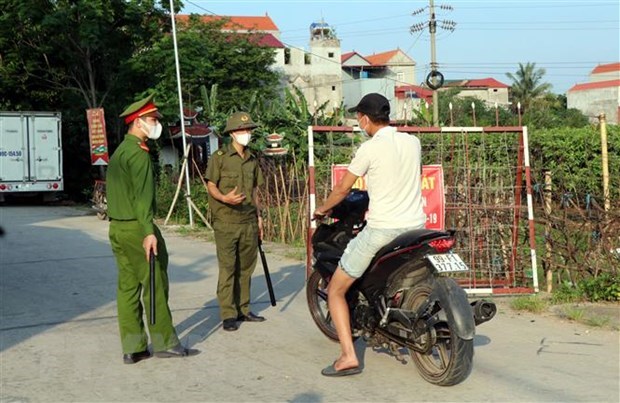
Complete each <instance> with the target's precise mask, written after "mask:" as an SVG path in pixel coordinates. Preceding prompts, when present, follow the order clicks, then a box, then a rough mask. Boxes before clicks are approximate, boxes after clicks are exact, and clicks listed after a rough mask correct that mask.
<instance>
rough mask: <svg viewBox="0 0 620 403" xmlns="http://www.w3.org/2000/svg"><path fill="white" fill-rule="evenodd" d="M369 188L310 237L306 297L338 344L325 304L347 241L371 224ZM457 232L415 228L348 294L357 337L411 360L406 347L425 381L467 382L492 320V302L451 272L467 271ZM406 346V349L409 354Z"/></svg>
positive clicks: (354, 193) (347, 200) (378, 258)
mask: <svg viewBox="0 0 620 403" xmlns="http://www.w3.org/2000/svg"><path fill="white" fill-rule="evenodd" d="M368 202H369V199H368V194H367V192H366V191H360V190H353V191H351V192H350V193H349V194H348V195H347V197H346V198H345V199H344V200H343V201H342V202H341V203H340V204H338V205H337V206H336V207H334V208H333V209H332V213H331V214H330V216H331V218H332V219H334V220H333V222H332V223H331V224H327V223H321V224H320V225H319V226H318V227H317V229H316V231H315V232H314V234H313V236H312V239H311V241H312V247H313V256H312V267H313V270H312V273H311V275H310V276H309V277H308V280H307V283H306V297H307V301H308V307H309V310H310V314H311V316H312V319H313V320H314V322H315V323H316V325H317V326H318V328H319V329H320V331H321V332H322V333H323V334H325V336H327V337H328V338H329V339H331V340H333V341H338V335H337V333H336V329H335V327H334V326H333V324H332V321H331V317H330V315H329V310H328V308H327V298H328V292H327V287H328V285H329V281H330V279H331V276H332V275H333V274H334V272H335V270H336V268H337V266H338V262H339V260H340V257H341V256H342V254H343V252H344V249H345V248H346V246H347V244H348V243H349V241H350V240H351V239H353V237H355V235H356V234H357V233H359V232H360V231H361V230H362V229H363V227H364V226H365V225H366V222H365V218H364V217H365V214H366V210H367V209H368ZM454 244H455V238H454V233H453V232H444V231H435V230H428V229H417V230H412V231H409V232H406V233H404V234H401V235H400V236H398V237H397V238H396V239H395V240H393V241H392V242H390V243H389V244H388V245H385V246H384V247H383V248H382V249H381V250H379V251H378V252H377V254H376V255H375V257H374V258H373V260H372V261H371V263H370V265H369V267H368V269H367V270H366V271H365V272H364V274H363V275H362V277H360V278H359V279H357V280H356V281H355V282H354V283H353V285H352V286H351V288H350V289H349V290H348V292H347V294H346V299H347V303H348V306H349V311H350V316H351V329H352V335H353V340H354V341H355V340H357V339H358V338H359V337H362V338H363V339H364V340H365V341H366V343H367V345H368V346H370V347H373V348H375V349H381V348H383V349H386V350H388V351H389V352H390V353H391V354H392V355H393V356H395V357H396V359H398V360H399V361H401V362H403V363H406V361H407V360H406V358H405V354H406V353H407V352H408V353H409V355H410V357H411V360H412V361H413V362H414V364H415V366H416V367H417V369H418V372H419V373H420V375H421V376H422V378H424V379H425V380H426V381H428V382H430V383H432V384H435V385H441V386H451V385H456V384H458V383H460V382H462V381H464V380H465V379H466V378H467V377H468V376H469V374H470V372H471V370H472V366H473V355H474V334H475V327H476V326H477V325H479V324H481V323H483V322H486V321H489V320H491V319H492V318H493V316H494V315H495V313H496V311H497V308H496V306H495V304H494V303H493V302H490V301H485V300H478V301H474V302H471V303H470V302H469V301H468V298H467V294H466V293H465V291H464V290H463V289H462V288H461V287H460V286H459V285H458V284H457V283H456V281H455V280H454V279H453V278H451V277H448V276H447V274H449V273H455V272H464V271H468V270H469V268H468V267H467V265H466V264H465V263H464V262H463V260H462V259H461V258H460V257H459V256H458V254H456V253H452V252H451V249H452V248H453V247H454ZM403 350H404V352H403Z"/></svg>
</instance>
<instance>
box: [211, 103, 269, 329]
mask: <svg viewBox="0 0 620 403" xmlns="http://www.w3.org/2000/svg"><path fill="white" fill-rule="evenodd" d="M256 127H257V125H256V124H255V123H254V122H253V121H252V118H251V117H250V115H249V114H247V113H245V112H235V113H233V114H232V115H231V116H230V117H229V118H228V120H227V122H226V128H225V129H224V134H226V133H230V137H231V143H229V144H227V145H224V146H223V147H222V148H220V149H219V150H218V151H217V152H216V153H215V154H213V155H212V156H211V158H210V159H209V164H208V166H207V175H206V176H207V188H208V190H209V206H210V207H211V211H212V212H213V230H214V232H215V244H216V249H217V260H218V264H219V277H218V284H217V299H218V302H219V305H220V317H221V318H222V323H223V328H224V330H227V331H234V330H237V329H238V324H237V322H244V321H245V322H262V321H264V320H265V318H264V317H262V316H258V315H256V314H254V313H252V312H251V311H250V280H251V277H252V273H253V272H254V269H255V268H256V260H257V257H258V239H259V237H260V238H261V239H262V236H263V233H262V232H263V223H262V218H261V215H260V204H259V201H258V194H257V187H258V186H261V185H262V184H263V176H262V174H261V171H260V167H259V166H258V160H257V159H256V157H255V156H254V155H252V154H251V153H250V150H249V149H248V143H249V142H250V139H251V136H252V129H254V128H256Z"/></svg>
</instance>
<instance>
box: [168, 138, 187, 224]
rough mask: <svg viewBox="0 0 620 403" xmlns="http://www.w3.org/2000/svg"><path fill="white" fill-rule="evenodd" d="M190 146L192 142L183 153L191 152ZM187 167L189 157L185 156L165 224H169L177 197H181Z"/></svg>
mask: <svg viewBox="0 0 620 403" xmlns="http://www.w3.org/2000/svg"><path fill="white" fill-rule="evenodd" d="M190 146H191V144H188V145H187V148H186V149H185V154H183V155H187V154H188V153H189V148H190ZM186 169H187V158H184V159H183V164H181V173H180V174H179V182H178V183H177V190H176V191H175V192H174V197H173V198H172V204H170V210H169V211H168V215H167V216H166V219H165V220H164V225H166V224H168V220H169V219H170V216H171V215H172V211H173V210H174V206H175V205H176V203H177V198H178V197H179V192H180V191H181V186H182V185H183V174H184V173H185V170H186Z"/></svg>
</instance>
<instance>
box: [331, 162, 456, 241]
mask: <svg viewBox="0 0 620 403" xmlns="http://www.w3.org/2000/svg"><path fill="white" fill-rule="evenodd" d="M347 166H348V165H346V164H338V165H332V189H333V188H334V186H335V185H336V184H337V183H338V182H340V180H341V179H342V178H343V177H344V174H345V173H346V172H347ZM353 188H354V189H362V190H365V189H366V181H365V179H364V178H363V177H361V178H358V179H357V181H356V182H355V183H354V184H353ZM422 204H423V205H424V213H425V214H426V228H428V229H434V230H440V231H442V230H443V229H444V225H445V199H444V187H443V168H442V167H441V165H424V166H422Z"/></svg>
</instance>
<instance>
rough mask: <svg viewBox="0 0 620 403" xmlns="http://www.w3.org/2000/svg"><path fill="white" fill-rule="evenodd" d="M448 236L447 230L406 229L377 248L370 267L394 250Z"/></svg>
mask: <svg viewBox="0 0 620 403" xmlns="http://www.w3.org/2000/svg"><path fill="white" fill-rule="evenodd" d="M450 236H451V234H450V233H449V232H444V231H437V230H430V229H426V228H422V229H414V230H411V231H407V232H405V233H403V234H400V235H399V236H398V237H397V238H396V239H394V240H393V241H392V242H390V243H389V244H387V245H385V246H384V247H383V248H381V249H379V251H378V252H377V253H376V254H375V257H374V258H373V259H372V262H371V263H370V267H372V265H373V264H374V263H375V262H376V261H377V260H378V259H380V258H381V257H383V256H385V255H387V254H388V253H390V252H394V251H396V250H399V249H403V248H408V247H410V246H416V245H421V244H423V243H426V242H428V241H431V240H433V239H438V238H445V237H450Z"/></svg>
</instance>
